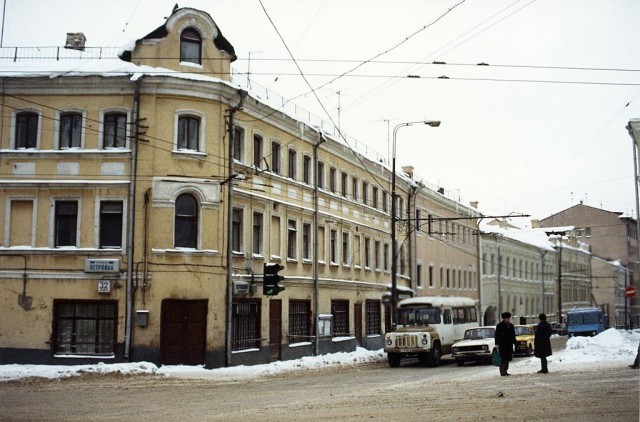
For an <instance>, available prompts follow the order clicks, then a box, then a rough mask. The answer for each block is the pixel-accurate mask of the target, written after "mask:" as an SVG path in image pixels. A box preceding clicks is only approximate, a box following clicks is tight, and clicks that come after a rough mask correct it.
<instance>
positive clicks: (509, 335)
mask: <svg viewBox="0 0 640 422" xmlns="http://www.w3.org/2000/svg"><path fill="white" fill-rule="evenodd" d="M501 317H502V321H500V322H499V323H498V325H496V334H495V339H496V347H497V348H498V351H499V352H500V358H501V360H502V363H501V364H500V375H502V376H503V377H504V376H507V375H511V374H509V373H508V372H507V371H508V370H509V361H510V360H511V359H512V358H513V348H514V345H515V344H516V329H515V327H514V326H513V324H512V323H511V312H503V313H502V315H501Z"/></svg>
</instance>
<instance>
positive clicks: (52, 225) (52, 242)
mask: <svg viewBox="0 0 640 422" xmlns="http://www.w3.org/2000/svg"><path fill="white" fill-rule="evenodd" d="M62 201H76V202H77V203H78V217H77V221H76V244H75V246H56V239H55V236H56V202H62ZM50 203H51V207H50V211H49V239H48V240H49V247H50V248H52V249H64V248H78V247H79V245H81V244H82V239H81V238H80V233H81V232H82V231H81V230H80V228H81V227H82V197H81V196H52V197H51V199H50Z"/></svg>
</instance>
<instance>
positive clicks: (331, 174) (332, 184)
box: [329, 167, 338, 193]
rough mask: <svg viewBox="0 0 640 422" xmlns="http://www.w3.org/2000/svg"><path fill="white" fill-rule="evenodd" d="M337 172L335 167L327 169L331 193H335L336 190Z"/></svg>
mask: <svg viewBox="0 0 640 422" xmlns="http://www.w3.org/2000/svg"><path fill="white" fill-rule="evenodd" d="M337 178H338V172H337V170H336V169H335V167H331V169H330V170H329V190H330V191H331V193H336V191H337V190H338V186H337V185H338V180H337Z"/></svg>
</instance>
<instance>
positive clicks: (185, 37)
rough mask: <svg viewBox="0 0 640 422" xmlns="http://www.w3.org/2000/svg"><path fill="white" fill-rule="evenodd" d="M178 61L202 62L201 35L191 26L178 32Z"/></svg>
mask: <svg viewBox="0 0 640 422" xmlns="http://www.w3.org/2000/svg"><path fill="white" fill-rule="evenodd" d="M180 61H181V62H189V63H196V64H202V37H200V33H199V32H198V31H196V30H195V29H193V28H187V29H185V30H184V31H182V34H180Z"/></svg>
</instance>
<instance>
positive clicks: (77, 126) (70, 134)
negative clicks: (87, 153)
mask: <svg viewBox="0 0 640 422" xmlns="http://www.w3.org/2000/svg"><path fill="white" fill-rule="evenodd" d="M81 140H82V114H80V113H64V114H61V115H60V139H59V144H58V146H59V148H60V149H68V148H80V146H81Z"/></svg>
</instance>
